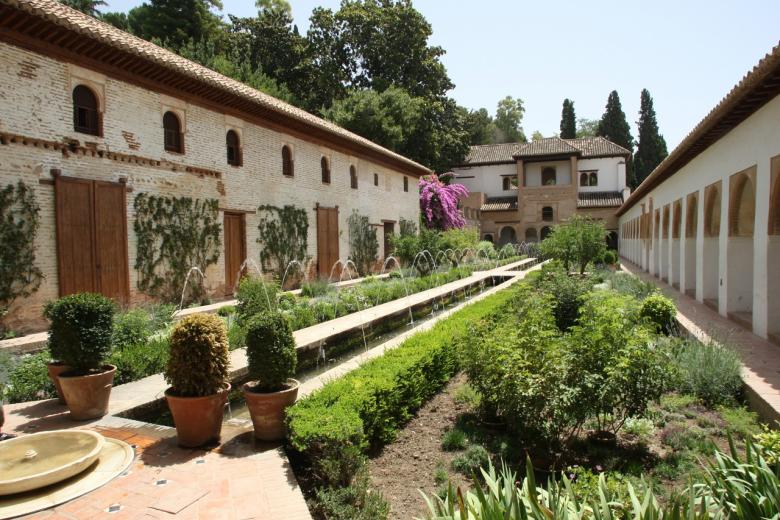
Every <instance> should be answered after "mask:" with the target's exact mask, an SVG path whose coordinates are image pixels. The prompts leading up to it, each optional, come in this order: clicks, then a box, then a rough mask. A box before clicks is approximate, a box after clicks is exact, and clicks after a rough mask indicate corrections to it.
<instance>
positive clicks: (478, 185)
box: [453, 163, 517, 197]
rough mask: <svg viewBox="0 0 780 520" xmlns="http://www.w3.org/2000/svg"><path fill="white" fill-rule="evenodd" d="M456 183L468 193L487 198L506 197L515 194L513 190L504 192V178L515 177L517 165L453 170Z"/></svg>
mask: <svg viewBox="0 0 780 520" xmlns="http://www.w3.org/2000/svg"><path fill="white" fill-rule="evenodd" d="M453 171H454V172H455V175H457V176H458V182H459V183H461V184H463V185H464V186H466V188H468V190H469V192H481V193H484V194H485V195H486V196H487V197H508V196H511V195H513V194H517V191H515V190H508V191H504V189H503V178H504V176H507V175H508V176H511V177H516V176H517V165H516V164H515V163H512V164H489V165H485V166H472V167H466V168H453Z"/></svg>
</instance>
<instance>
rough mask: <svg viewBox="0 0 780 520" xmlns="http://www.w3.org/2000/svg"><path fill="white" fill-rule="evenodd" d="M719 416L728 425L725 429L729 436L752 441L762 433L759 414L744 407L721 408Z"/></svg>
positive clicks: (719, 408)
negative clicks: (751, 439)
mask: <svg viewBox="0 0 780 520" xmlns="http://www.w3.org/2000/svg"><path fill="white" fill-rule="evenodd" d="M718 414H719V415H720V418H721V419H723V422H725V423H726V424H725V428H724V429H725V430H726V433H728V434H729V435H735V436H736V437H738V438H740V439H750V438H752V437H753V436H754V435H756V434H758V433H759V432H760V431H761V428H760V427H759V425H758V414H757V413H756V412H753V411H751V410H748V409H747V408H746V407H744V406H735V407H728V406H719V407H718Z"/></svg>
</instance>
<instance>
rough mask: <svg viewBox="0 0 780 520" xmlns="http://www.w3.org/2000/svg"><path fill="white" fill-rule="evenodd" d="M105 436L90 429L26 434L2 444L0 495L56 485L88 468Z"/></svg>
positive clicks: (0, 446) (95, 457)
mask: <svg viewBox="0 0 780 520" xmlns="http://www.w3.org/2000/svg"><path fill="white" fill-rule="evenodd" d="M104 443H105V439H104V438H103V436H102V435H100V434H99V433H96V432H93V431H88V430H61V431H52V432H40V433H33V434H30V435H23V436H21V437H17V438H15V439H10V440H7V441H3V442H2V443H0V496H3V495H11V494H14V493H22V492H25V491H30V490H33V489H38V488H41V487H44V486H48V485H51V484H55V483H57V482H60V481H63V480H65V479H67V478H70V477H72V476H74V475H78V474H79V473H81V472H82V471H84V470H85V469H87V468H88V467H89V466H90V465H91V464H92V463H93V462H95V460H96V459H97V458H98V455H100V450H101V449H103V444H104Z"/></svg>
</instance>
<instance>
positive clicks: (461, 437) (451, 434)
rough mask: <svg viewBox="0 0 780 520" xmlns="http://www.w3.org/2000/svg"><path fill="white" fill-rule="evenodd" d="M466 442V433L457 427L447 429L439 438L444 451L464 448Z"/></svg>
mask: <svg viewBox="0 0 780 520" xmlns="http://www.w3.org/2000/svg"><path fill="white" fill-rule="evenodd" d="M466 444H468V439H466V434H465V433H464V432H463V430H459V429H457V428H453V429H452V430H447V432H446V433H445V434H444V437H442V439H441V448H442V449H443V450H444V451H458V450H462V449H465V448H466Z"/></svg>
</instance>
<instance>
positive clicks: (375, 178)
mask: <svg viewBox="0 0 780 520" xmlns="http://www.w3.org/2000/svg"><path fill="white" fill-rule="evenodd" d="M374 186H379V174H378V173H375V174H374Z"/></svg>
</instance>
